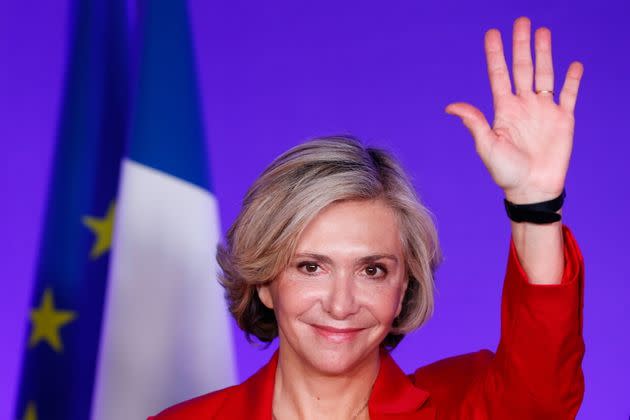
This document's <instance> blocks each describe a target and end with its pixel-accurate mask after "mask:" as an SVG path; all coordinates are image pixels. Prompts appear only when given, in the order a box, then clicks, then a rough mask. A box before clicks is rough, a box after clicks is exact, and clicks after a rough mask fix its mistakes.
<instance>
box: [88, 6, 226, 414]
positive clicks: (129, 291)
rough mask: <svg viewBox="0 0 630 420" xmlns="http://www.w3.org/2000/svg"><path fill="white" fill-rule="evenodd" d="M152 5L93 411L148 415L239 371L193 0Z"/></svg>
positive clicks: (145, 17) (145, 16) (222, 383)
mask: <svg viewBox="0 0 630 420" xmlns="http://www.w3.org/2000/svg"><path fill="white" fill-rule="evenodd" d="M142 4H143V7H142V8H141V9H140V10H139V13H138V15H139V16H141V18H142V21H141V24H140V28H141V29H140V30H141V32H140V33H141V43H140V45H139V53H140V54H139V63H138V71H137V73H138V74H137V82H138V83H137V89H136V91H135V92H134V102H133V103H134V106H133V107H132V109H131V118H130V130H129V139H128V141H129V143H128V147H127V154H126V156H125V158H124V159H123V162H122V165H121V181H120V187H119V192H118V197H117V202H116V216H115V228H114V236H113V242H112V249H111V253H112V254H111V262H110V271H109V280H108V290H107V294H106V297H105V308H104V315H103V332H102V336H101V348H100V353H99V357H98V368H97V374H96V382H95V390H94V396H93V405H92V418H93V419H94V420H111V419H117V420H125V419H143V418H146V417H147V416H149V415H152V414H155V413H156V412H159V411H160V410H161V409H163V408H165V407H167V406H169V405H172V404H174V403H176V402H179V401H182V400H185V399H189V398H192V397H194V396H197V395H201V394H203V393H206V392H209V391H212V390H215V389H218V388H223V387H226V386H229V385H233V384H234V383H235V380H236V373H235V363H234V352H233V344H232V337H231V326H230V321H229V316H228V312H227V309H226V305H225V301H224V298H223V289H222V288H221V286H220V285H219V283H218V281H217V274H216V273H217V263H216V259H215V252H216V246H217V242H218V240H219V237H220V232H221V231H220V228H219V216H218V207H217V200H216V198H215V196H214V195H213V193H212V186H211V182H210V178H209V168H208V165H207V157H208V153H207V150H206V144H205V139H204V134H203V125H202V117H201V112H200V100H199V93H198V88H197V82H196V72H195V66H194V56H193V48H192V42H191V34H190V27H189V23H188V22H189V19H188V15H187V10H186V2H184V1H170V0H153V1H146V2H142Z"/></svg>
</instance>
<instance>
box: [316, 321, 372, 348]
mask: <svg viewBox="0 0 630 420" xmlns="http://www.w3.org/2000/svg"><path fill="white" fill-rule="evenodd" d="M311 327H313V329H314V330H315V332H316V333H317V334H319V335H320V336H322V337H324V338H325V339H327V340H328V341H330V342H333V343H344V342H347V341H352V340H353V339H354V338H355V337H356V336H357V335H359V333H360V332H361V331H363V330H364V329H365V328H334V327H328V326H325V325H316V324H311Z"/></svg>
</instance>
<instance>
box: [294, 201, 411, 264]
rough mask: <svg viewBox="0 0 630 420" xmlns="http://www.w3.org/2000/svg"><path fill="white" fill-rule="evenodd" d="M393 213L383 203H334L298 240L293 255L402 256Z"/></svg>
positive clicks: (323, 211)
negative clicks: (317, 252)
mask: <svg viewBox="0 0 630 420" xmlns="http://www.w3.org/2000/svg"><path fill="white" fill-rule="evenodd" d="M400 238H401V235H400V227H399V221H398V217H397V215H396V211H395V210H394V209H392V208H391V207H390V206H389V205H388V204H387V203H385V202H384V201H383V200H380V199H378V200H348V201H340V202H335V203H333V204H331V205H329V206H327V207H326V208H324V209H323V210H322V211H320V212H319V213H318V214H317V215H316V216H315V217H314V218H313V220H311V222H310V223H309V224H308V225H307V226H306V228H305V229H304V231H303V232H302V234H301V235H300V237H299V238H298V243H297V250H296V252H306V251H320V252H328V253H341V254H356V253H359V254H361V253H372V252H376V253H381V252H383V253H385V252H386V253H396V254H400V253H402V245H401V241H400Z"/></svg>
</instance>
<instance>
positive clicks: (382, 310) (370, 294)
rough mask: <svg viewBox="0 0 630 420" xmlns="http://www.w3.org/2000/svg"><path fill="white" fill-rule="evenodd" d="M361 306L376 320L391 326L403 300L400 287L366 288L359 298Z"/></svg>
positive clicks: (377, 286) (376, 286)
mask: <svg viewBox="0 0 630 420" xmlns="http://www.w3.org/2000/svg"><path fill="white" fill-rule="evenodd" d="M358 297H359V298H360V299H361V305H362V306H363V307H364V308H366V309H367V310H368V311H369V312H370V313H372V315H373V316H374V318H376V319H378V320H379V321H380V322H381V323H383V324H390V323H391V322H392V321H393V320H394V318H396V313H397V311H398V306H399V303H400V299H401V290H400V287H397V286H392V285H382V286H379V285H375V286H374V287H369V288H365V289H364V290H363V293H361V294H360V295H359V296H358Z"/></svg>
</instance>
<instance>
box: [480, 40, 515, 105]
mask: <svg viewBox="0 0 630 420" xmlns="http://www.w3.org/2000/svg"><path fill="white" fill-rule="evenodd" d="M484 45H485V50H486V63H487V65H488V77H489V78H490V88H491V89H492V97H493V98H494V100H495V102H496V100H497V99H498V98H499V97H501V96H505V95H510V94H511V93H512V84H511V83H510V74H509V73H508V69H507V64H506V63H505V55H504V54H503V43H502V42H501V32H499V31H498V30H496V29H490V30H489V31H488V32H486V36H485V39H484Z"/></svg>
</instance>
